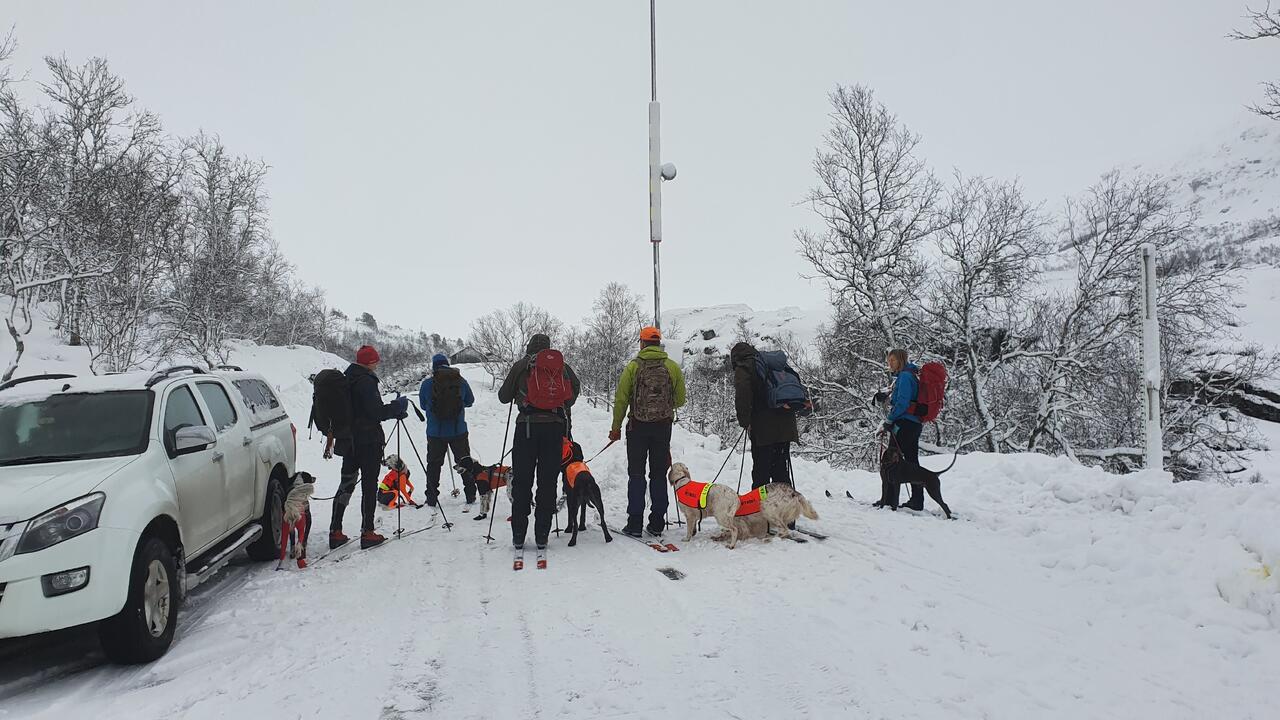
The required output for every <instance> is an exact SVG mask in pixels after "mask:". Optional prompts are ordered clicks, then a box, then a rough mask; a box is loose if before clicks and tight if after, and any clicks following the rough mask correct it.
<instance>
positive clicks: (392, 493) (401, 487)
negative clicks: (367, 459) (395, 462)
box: [378, 470, 415, 508]
mask: <svg viewBox="0 0 1280 720" xmlns="http://www.w3.org/2000/svg"><path fill="white" fill-rule="evenodd" d="M388 496H389V497H388ZM383 499H386V500H387V502H383V503H382V504H383V505H386V506H387V507H389V508H394V507H398V506H400V505H413V504H415V503H414V502H413V483H411V482H409V473H407V472H404V473H401V472H396V471H395V470H392V471H391V472H389V473H387V475H386V477H384V478H382V482H380V483H378V501H379V502H381V501H382V500H383Z"/></svg>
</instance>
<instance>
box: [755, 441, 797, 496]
mask: <svg viewBox="0 0 1280 720" xmlns="http://www.w3.org/2000/svg"><path fill="white" fill-rule="evenodd" d="M771 482H780V483H786V484H788V485H791V484H792V482H791V443H789V442H780V443H773V444H772V445H755V444H753V445H752V446H751V489H752V490H755V489H756V488H758V487H760V486H762V485H768V484H769V483H771Z"/></svg>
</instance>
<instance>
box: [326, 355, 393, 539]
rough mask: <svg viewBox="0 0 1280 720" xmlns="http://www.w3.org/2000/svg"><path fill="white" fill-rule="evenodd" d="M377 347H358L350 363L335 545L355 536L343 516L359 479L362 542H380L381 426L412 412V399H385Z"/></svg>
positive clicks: (335, 500) (331, 525) (383, 442)
mask: <svg viewBox="0 0 1280 720" xmlns="http://www.w3.org/2000/svg"><path fill="white" fill-rule="evenodd" d="M380 360H381V358H379V357H378V351H377V350H375V349H373V348H372V347H371V346H369V345H364V346H362V347H361V348H360V349H359V350H357V351H356V361H355V362H354V363H352V364H351V366H350V367H348V368H347V371H346V373H345V374H346V376H347V384H348V386H349V387H350V389H351V427H352V432H351V435H352V437H351V439H350V440H343V441H341V442H342V443H343V444H346V445H348V446H347V447H339V448H338V454H340V455H342V477H341V480H340V481H339V483H338V493H337V495H336V496H334V498H333V518H332V520H331V521H330V523H329V547H330V549H332V548H336V547H339V546H341V545H345V544H346V543H347V541H348V540H350V538H348V537H347V536H346V535H344V534H343V532H342V516H343V515H344V514H346V511H347V504H348V503H350V502H351V496H352V495H353V494H355V490H356V480H357V478H358V479H359V481H360V515H361V526H360V530H361V532H360V547H361V548H369V547H373V546H374V545H379V544H381V543H382V542H383V541H384V540H386V538H385V537H383V536H381V535H379V534H378V533H376V532H374V530H373V513H374V510H375V509H376V508H377V502H378V475H379V470H380V469H381V467H382V449H383V448H384V447H385V446H386V444H387V437H386V435H385V434H384V433H383V432H382V422H383V421H384V420H393V419H396V420H403V419H404V418H405V417H407V416H408V414H409V399H408V398H404V397H398V398H396V399H395V400H392V401H391V402H389V403H385V404H384V403H383V402H382V393H381V391H379V390H378V375H377V372H376V371H377V369H378V363H379V361H380Z"/></svg>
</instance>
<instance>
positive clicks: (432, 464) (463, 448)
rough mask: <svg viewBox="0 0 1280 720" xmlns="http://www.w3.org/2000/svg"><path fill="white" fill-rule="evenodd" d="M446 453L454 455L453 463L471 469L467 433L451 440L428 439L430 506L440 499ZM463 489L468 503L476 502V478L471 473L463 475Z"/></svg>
mask: <svg viewBox="0 0 1280 720" xmlns="http://www.w3.org/2000/svg"><path fill="white" fill-rule="evenodd" d="M446 451H448V452H450V453H452V454H453V463H454V464H455V465H459V464H460V465H463V466H467V467H469V466H470V465H471V441H470V439H469V436H468V435H467V434H466V433H463V434H461V435H459V436H457V437H451V438H437V437H428V438H427V489H426V497H427V504H428V505H435V504H436V500H437V498H439V497H440V470H441V469H442V468H443V467H444V460H445V453H446ZM462 489H463V491H465V492H466V494H467V502H469V503H470V502H475V501H476V476H475V474H474V473H471V472H464V473H462Z"/></svg>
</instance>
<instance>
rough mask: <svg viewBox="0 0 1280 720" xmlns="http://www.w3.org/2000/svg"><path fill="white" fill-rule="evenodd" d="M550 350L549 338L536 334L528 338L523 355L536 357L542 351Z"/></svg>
mask: <svg viewBox="0 0 1280 720" xmlns="http://www.w3.org/2000/svg"><path fill="white" fill-rule="evenodd" d="M549 349H551V338H550V337H549V336H547V335H544V334H543V333H537V334H535V335H534V336H533V337H531V338H529V344H528V345H526V346H525V348H524V354H525V355H537V354H538V353H540V352H542V351H543V350H549Z"/></svg>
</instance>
